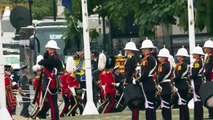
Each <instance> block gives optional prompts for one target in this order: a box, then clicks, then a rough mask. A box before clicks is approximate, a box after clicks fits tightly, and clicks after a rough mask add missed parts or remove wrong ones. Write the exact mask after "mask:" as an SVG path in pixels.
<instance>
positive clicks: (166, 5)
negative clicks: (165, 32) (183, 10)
mask: <svg viewBox="0 0 213 120" xmlns="http://www.w3.org/2000/svg"><path fill="white" fill-rule="evenodd" d="M177 1H180V0H125V1H123V0H116V1H114V0H108V2H106V6H105V7H106V8H107V9H108V14H109V18H110V19H112V20H113V21H116V24H117V25H118V27H119V28H123V27H122V26H124V23H125V21H124V20H125V17H126V16H128V15H129V14H134V19H135V21H134V22H135V24H136V25H138V26H139V34H140V36H152V35H154V33H155V26H156V25H159V24H161V23H167V24H168V23H171V24H175V23H176V19H175V18H174V17H175V14H179V13H178V12H177V11H176V8H177V7H176V6H177V4H179V3H178V2H177ZM181 5H182V4H181ZM181 5H178V6H181Z"/></svg>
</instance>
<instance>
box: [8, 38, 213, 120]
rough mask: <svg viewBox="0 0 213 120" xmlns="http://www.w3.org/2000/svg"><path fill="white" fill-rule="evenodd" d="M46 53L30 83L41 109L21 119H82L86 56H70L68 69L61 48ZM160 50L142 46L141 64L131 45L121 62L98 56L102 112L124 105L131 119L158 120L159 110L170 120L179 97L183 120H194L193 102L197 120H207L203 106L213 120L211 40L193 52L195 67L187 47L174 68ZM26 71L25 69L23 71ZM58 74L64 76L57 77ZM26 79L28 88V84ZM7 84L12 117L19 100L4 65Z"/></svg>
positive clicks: (50, 44) (51, 47)
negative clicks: (60, 104) (61, 104)
mask: <svg viewBox="0 0 213 120" xmlns="http://www.w3.org/2000/svg"><path fill="white" fill-rule="evenodd" d="M46 49H47V52H46V53H45V54H44V57H43V58H41V59H40V60H39V61H37V64H36V65H35V66H33V71H34V72H35V73H36V74H35V77H34V79H33V81H32V83H33V85H34V90H35V97H34V102H33V103H34V104H36V106H37V108H36V110H34V112H33V114H31V115H29V113H21V114H22V115H23V116H25V117H31V118H33V119H35V118H36V117H39V118H46V116H47V111H48V110H49V108H50V109H51V120H59V117H64V116H70V115H72V116H75V115H76V114H78V111H77V109H79V111H80V113H79V114H80V115H81V114H82V112H83V107H84V105H85V102H86V97H85V86H86V85H85V84H86V83H85V82H86V79H85V68H84V66H85V65H84V64H85V63H84V60H83V54H84V53H83V52H82V51H79V52H77V53H76V56H75V57H68V58H67V61H66V67H63V66H64V65H63V62H62V61H61V60H60V57H59V56H58V54H57V53H56V49H60V48H58V46H57V43H56V42H55V41H54V40H50V41H49V42H48V43H47V45H46ZM156 50H157V48H156V46H154V44H153V43H152V41H151V40H149V39H148V38H146V39H145V40H144V41H143V42H142V44H141V48H140V54H141V56H143V57H142V58H140V59H138V58H139V57H137V56H136V54H135V53H136V52H138V51H139V50H138V49H137V48H136V45H135V43H134V42H132V41H131V42H128V43H127V44H126V45H125V48H124V51H125V56H126V57H124V56H123V57H121V56H122V55H121V54H119V56H118V58H122V60H116V59H115V57H114V56H108V57H107V56H106V55H105V54H104V53H103V52H102V53H101V54H100V55H99V57H98V60H97V62H98V66H97V65H96V66H97V68H98V69H97V70H94V73H95V74H93V75H95V76H94V77H95V78H97V79H95V82H94V83H95V84H96V85H95V87H97V88H96V89H97V90H99V92H97V93H96V94H94V97H93V98H94V99H95V100H94V101H97V102H98V103H99V104H97V103H96V105H97V108H98V109H99V110H98V111H99V112H100V113H101V114H104V113H111V112H116V110H115V109H116V108H118V107H119V106H120V105H123V106H124V108H125V107H126V106H128V107H129V108H130V110H131V111H132V120H139V111H140V110H141V109H143V110H145V116H146V117H145V118H146V119H147V120H156V119H157V118H156V109H158V108H159V107H160V108H161V113H162V118H163V119H164V120H172V110H171V109H172V103H173V102H172V100H173V99H172V97H174V96H175V97H176V98H177V99H178V100H177V104H178V108H179V119H181V120H190V114H189V108H188V103H189V101H190V100H191V99H193V101H194V120H203V119H204V118H203V117H204V116H203V111H204V110H203V106H205V107H207V108H208V110H209V118H212V119H213V101H212V100H213V97H212V96H213V91H212V88H213V86H211V85H213V84H211V83H212V81H213V41H212V40H210V39H209V40H207V41H206V42H205V44H204V46H203V48H202V47H200V46H199V45H198V46H196V47H195V48H194V50H193V52H192V53H191V56H192V57H193V60H192V61H193V63H191V65H190V64H189V61H187V60H189V59H188V58H189V56H190V55H189V54H188V52H187V49H186V48H184V47H182V48H179V49H178V51H177V53H176V55H175V58H176V61H177V62H176V63H175V62H174V58H173V56H172V55H171V54H170V52H169V50H168V49H167V48H166V47H165V46H164V48H162V49H160V50H159V52H158V53H153V51H156ZM203 50H204V52H203ZM119 61H122V63H121V64H120V63H119ZM96 64H97V63H96ZM25 68H27V66H24V67H23V68H22V70H24V69H25ZM97 71H99V72H97ZM59 72H61V73H62V74H60V77H57V75H58V74H57V73H59ZM97 73H98V74H97ZM23 79H24V78H23ZM58 79H59V80H58ZM24 80H25V83H26V80H27V79H24ZM5 82H6V84H5V85H6V92H7V94H6V95H7V103H8V104H7V108H8V111H9V112H10V113H11V115H12V112H11V111H12V109H13V108H14V107H15V106H16V99H15V96H14V95H13V94H12V92H11V89H12V83H11V80H10V77H9V70H8V66H5ZM26 84H27V85H28V83H26ZM20 87H21V88H20V89H19V91H20V93H21V94H22V95H23V94H24V92H23V91H24V90H25V88H24V86H23V85H21V86H20ZM93 87H94V86H93ZM59 89H60V92H61V95H62V98H63V101H64V107H63V109H62V111H61V113H60V114H59V109H58V103H57V98H58V94H59ZM97 94H98V95H97ZM118 94H119V97H118ZM23 96H26V95H23ZM157 98H159V99H160V105H157V104H156V99H157ZM27 106H29V104H27ZM26 108H27V107H26ZM23 109H24V108H23ZM122 110H123V109H119V110H118V111H122Z"/></svg>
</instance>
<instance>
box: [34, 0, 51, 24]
mask: <svg viewBox="0 0 213 120" xmlns="http://www.w3.org/2000/svg"><path fill="white" fill-rule="evenodd" d="M52 15H53V4H52V0H33V4H32V16H33V18H34V19H38V20H40V19H43V18H44V17H45V16H52Z"/></svg>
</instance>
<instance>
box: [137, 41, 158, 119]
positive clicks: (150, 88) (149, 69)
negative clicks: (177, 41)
mask: <svg viewBox="0 0 213 120" xmlns="http://www.w3.org/2000/svg"><path fill="white" fill-rule="evenodd" d="M155 48H156V47H155V46H154V45H153V43H152V41H151V40H149V39H148V38H146V39H145V40H144V41H143V42H142V45H141V48H140V49H141V51H142V54H143V56H144V57H143V59H142V63H141V78H140V81H141V86H142V90H143V93H144V96H145V109H146V119H147V120H155V119H156V110H155V91H156V87H155V82H154V80H153V74H154V73H155V70H156V67H157V60H156V59H155V57H154V56H153V55H152V50H153V49H155Z"/></svg>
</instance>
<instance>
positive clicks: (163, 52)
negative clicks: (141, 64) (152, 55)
mask: <svg viewBox="0 0 213 120" xmlns="http://www.w3.org/2000/svg"><path fill="white" fill-rule="evenodd" d="M158 57H167V58H169V57H170V53H169V50H168V49H167V48H165V47H164V48H162V49H161V50H160V51H159V53H158Z"/></svg>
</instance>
